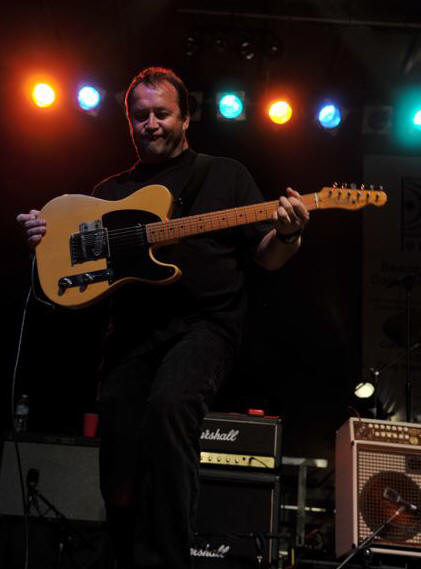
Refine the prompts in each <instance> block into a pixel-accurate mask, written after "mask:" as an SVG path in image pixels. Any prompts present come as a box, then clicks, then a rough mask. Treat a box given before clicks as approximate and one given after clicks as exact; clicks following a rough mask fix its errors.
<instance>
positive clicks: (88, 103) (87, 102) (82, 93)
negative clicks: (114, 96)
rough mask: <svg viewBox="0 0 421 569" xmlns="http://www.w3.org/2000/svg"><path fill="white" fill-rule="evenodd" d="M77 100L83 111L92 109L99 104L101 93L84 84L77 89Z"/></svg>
mask: <svg viewBox="0 0 421 569" xmlns="http://www.w3.org/2000/svg"><path fill="white" fill-rule="evenodd" d="M77 101H78V104H79V107H80V108H81V109H82V110H83V111H92V110H94V109H96V108H97V107H98V105H99V104H100V102H101V94H100V92H99V91H98V89H96V88H95V87H92V86H91V85H84V86H83V87H80V89H79V90H78V94H77Z"/></svg>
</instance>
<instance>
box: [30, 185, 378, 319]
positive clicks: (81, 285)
mask: <svg viewBox="0 0 421 569" xmlns="http://www.w3.org/2000/svg"><path fill="white" fill-rule="evenodd" d="M300 199H301V200H302V202H303V203H304V204H305V205H306V207H307V208H308V209H309V210H314V209H330V208H334V209H338V208H339V209H348V210H358V209H361V208H363V207H366V206H368V205H373V206H377V207H380V206H382V205H384V204H385V203H386V201H387V196H386V194H385V193H384V192H383V191H378V190H374V189H370V190H365V189H363V188H360V189H349V188H344V187H342V188H338V187H331V188H329V187H325V188H322V190H321V191H320V192H318V193H312V194H306V195H303V196H300ZM173 203H174V200H173V196H172V195H171V193H170V192H169V191H168V190H167V188H165V187H164V186H160V185H152V186H146V187H145V188H142V189H140V190H138V191H137V192H134V193H133V194H132V195H131V196H129V197H127V198H125V199H122V200H117V201H107V200H102V199H98V198H93V197H89V196H84V195H75V194H73V195H72V194H69V195H64V196H60V197H58V198H55V199H53V200H51V201H50V202H49V203H47V205H46V206H45V207H44V208H43V209H42V210H41V212H40V217H41V218H44V219H45V220H46V221H47V231H46V234H45V236H44V237H43V239H42V240H41V242H40V244H39V245H38V247H37V249H36V259H37V268H38V275H39V280H40V284H41V288H42V290H43V292H44V294H45V295H46V296H47V297H48V298H49V299H50V300H51V301H52V302H54V303H56V304H59V305H61V306H67V307H70V308H80V307H83V306H87V305H89V304H91V303H92V302H94V301H96V300H98V299H100V298H102V297H103V296H104V295H106V294H108V293H110V292H112V291H113V290H114V289H115V288H116V287H119V286H122V285H124V284H126V283H129V282H135V281H139V282H145V283H152V284H169V283H172V282H173V281H174V280H176V279H177V278H179V277H180V276H181V271H180V269H179V268H178V267H176V266H175V265H172V264H168V263H163V262H160V261H159V260H158V259H156V257H155V254H154V253H155V250H156V249H157V248H158V247H159V246H162V245H168V244H170V243H174V242H176V241H178V240H179V239H183V238H186V237H190V236H193V235H198V234H201V233H208V232H211V231H219V230H221V229H226V228H228V227H236V226H237V225H245V224H248V223H257V222H259V221H265V220H268V219H270V218H271V217H272V214H273V211H274V210H275V208H277V207H278V205H279V202H278V200H276V201H272V202H265V203H256V204H251V205H247V206H241V207H236V208H230V209H225V210H219V211H211V212H208V213H202V214H197V215H191V216H187V217H181V218H177V219H170V217H171V213H172V206H173Z"/></svg>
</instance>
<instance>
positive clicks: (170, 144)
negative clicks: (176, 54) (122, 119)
mask: <svg viewBox="0 0 421 569" xmlns="http://www.w3.org/2000/svg"><path fill="white" fill-rule="evenodd" d="M129 121H130V131H131V135H132V139H133V143H134V145H135V146H136V149H137V153H138V155H139V158H140V159H141V160H142V162H145V163H150V164H156V163H159V162H163V161H165V160H168V159H169V158H174V157H175V156H177V155H178V154H180V153H181V152H182V151H183V150H185V149H186V148H187V146H188V145H187V141H186V137H185V133H186V130H187V128H188V126H189V117H187V118H185V119H183V118H182V116H181V114H180V107H179V105H178V93H177V91H176V89H175V87H174V86H173V85H172V84H171V83H169V82H168V81H165V80H164V81H161V82H160V83H157V84H156V85H153V86H148V85H144V84H143V83H139V85H137V86H136V87H135V89H134V90H133V92H132V94H131V104H130V111H129Z"/></svg>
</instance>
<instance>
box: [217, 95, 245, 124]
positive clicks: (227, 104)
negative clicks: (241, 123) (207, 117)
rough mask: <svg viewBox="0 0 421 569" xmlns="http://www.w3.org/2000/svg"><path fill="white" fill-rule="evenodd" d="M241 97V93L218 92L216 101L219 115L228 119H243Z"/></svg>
mask: <svg viewBox="0 0 421 569" xmlns="http://www.w3.org/2000/svg"><path fill="white" fill-rule="evenodd" d="M243 99H244V97H243V96H242V94H241V93H219V94H218V95H217V103H218V111H219V114H220V116H221V117H222V118H224V119H229V120H242V119H244V118H245V117H244V104H243Z"/></svg>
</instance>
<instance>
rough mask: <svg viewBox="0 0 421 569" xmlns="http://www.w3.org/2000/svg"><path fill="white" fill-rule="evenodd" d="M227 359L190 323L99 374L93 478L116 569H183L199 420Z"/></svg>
mask: <svg viewBox="0 0 421 569" xmlns="http://www.w3.org/2000/svg"><path fill="white" fill-rule="evenodd" d="M232 361H233V350H232V348H231V346H230V345H229V343H228V342H227V340H225V339H224V338H223V336H222V335H220V334H218V333H217V331H216V330H214V329H212V328H211V327H210V326H208V325H204V324H200V325H199V324H198V325H195V326H194V327H192V328H191V329H190V331H189V332H187V333H186V334H184V335H183V336H182V337H181V338H179V339H178V340H177V341H173V342H172V343H170V344H169V345H167V346H166V347H165V348H164V347H162V346H161V347H160V348H159V349H154V350H150V351H148V352H146V353H145V354H143V355H138V356H135V357H129V358H126V359H125V360H124V361H120V362H119V364H118V365H116V367H114V368H113V369H112V371H111V372H109V373H108V374H107V376H106V378H105V380H104V382H103V385H102V390H101V394H100V398H99V413H100V426H101V449H100V479H101V491H102V494H103V497H104V500H105V504H106V509H107V516H108V521H109V526H110V530H111V534H112V538H113V542H114V546H115V552H116V557H117V559H118V567H121V569H127V568H132V567H135V568H136V569H137V568H142V569H158V568H159V569H164V567H165V569H168V568H171V569H188V568H189V567H190V565H191V561H190V544H191V539H192V535H193V530H194V525H193V524H194V518H195V509H196V506H197V498H198V490H199V457H200V449H199V440H200V432H201V422H202V419H203V417H204V415H205V414H206V413H207V411H208V408H209V405H210V403H211V401H212V399H213V397H214V395H215V393H216V391H217V389H218V386H219V385H220V383H221V381H222V379H223V377H224V376H225V375H226V374H227V372H228V370H229V368H230V367H231V364H232Z"/></svg>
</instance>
